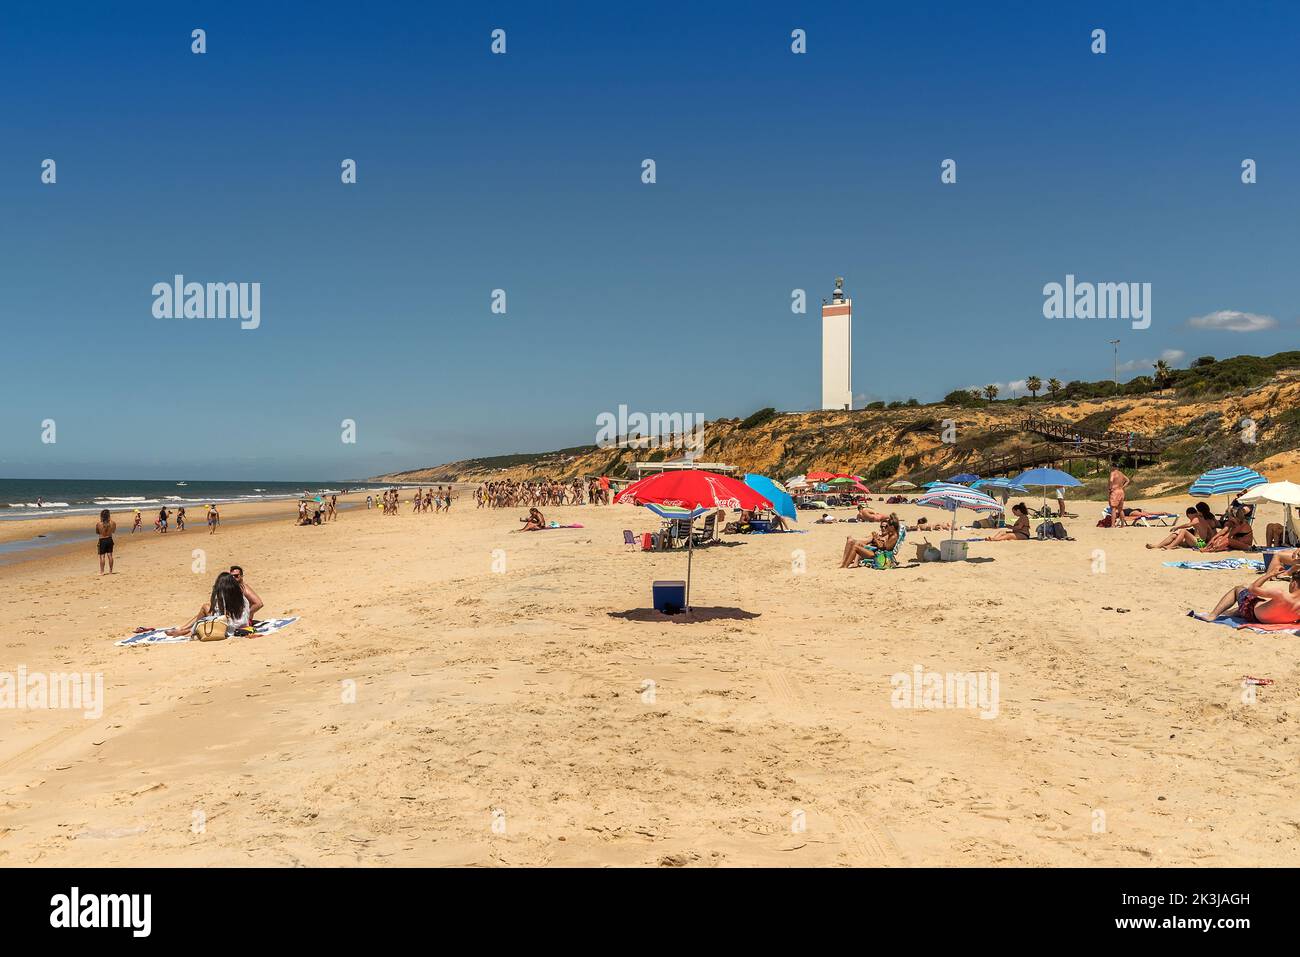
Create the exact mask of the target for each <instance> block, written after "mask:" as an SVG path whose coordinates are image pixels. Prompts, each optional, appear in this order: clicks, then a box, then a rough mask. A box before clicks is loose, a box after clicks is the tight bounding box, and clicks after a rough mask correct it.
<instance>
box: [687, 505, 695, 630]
mask: <svg viewBox="0 0 1300 957" xmlns="http://www.w3.org/2000/svg"><path fill="white" fill-rule="evenodd" d="M694 531H695V519H691V520H690V521H689V522H687V523H686V610H687V611H690V610H691V559H692V558H694V557H695V535H694V534H693V532H694Z"/></svg>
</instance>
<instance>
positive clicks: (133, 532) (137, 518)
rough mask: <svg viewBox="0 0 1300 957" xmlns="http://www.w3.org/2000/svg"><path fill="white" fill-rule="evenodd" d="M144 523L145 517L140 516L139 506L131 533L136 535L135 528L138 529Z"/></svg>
mask: <svg viewBox="0 0 1300 957" xmlns="http://www.w3.org/2000/svg"><path fill="white" fill-rule="evenodd" d="M143 525H144V521H143V519H142V518H141V517H140V510H139V509H138V508H137V509H136V510H135V524H134V525H132V526H131V534H132V535H134V534H135V530H136V529H137V528H141V527H142V526H143Z"/></svg>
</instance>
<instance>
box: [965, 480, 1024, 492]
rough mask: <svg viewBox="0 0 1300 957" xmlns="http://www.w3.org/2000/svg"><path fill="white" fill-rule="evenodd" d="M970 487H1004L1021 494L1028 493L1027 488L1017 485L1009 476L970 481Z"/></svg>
mask: <svg viewBox="0 0 1300 957" xmlns="http://www.w3.org/2000/svg"><path fill="white" fill-rule="evenodd" d="M970 487H971V488H974V489H986V488H1004V489H1006V490H1007V491H1008V492H1019V493H1021V494H1022V495H1028V494H1029V489H1027V488H1025V487H1024V486H1023V485H1017V484H1016V483H1015V482H1013V481H1012V480H1011V479H1009V478H986V479H980V480H979V481H978V482H972V483H971V486H970Z"/></svg>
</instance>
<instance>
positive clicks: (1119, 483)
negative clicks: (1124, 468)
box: [1107, 463, 1129, 528]
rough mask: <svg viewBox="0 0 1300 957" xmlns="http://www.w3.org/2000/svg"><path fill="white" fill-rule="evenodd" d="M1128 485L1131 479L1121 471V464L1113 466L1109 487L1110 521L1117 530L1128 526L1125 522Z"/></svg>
mask: <svg viewBox="0 0 1300 957" xmlns="http://www.w3.org/2000/svg"><path fill="white" fill-rule="evenodd" d="M1128 485H1129V477H1128V476H1127V475H1125V474H1124V473H1123V472H1121V471H1120V470H1119V464H1118V463H1115V464H1114V465H1112V466H1111V470H1110V479H1109V481H1108V482H1107V486H1108V488H1109V498H1110V520H1111V525H1112V526H1113V527H1115V528H1123V527H1124V526H1125V525H1126V524H1127V522H1125V521H1124V490H1125V489H1126V488H1128Z"/></svg>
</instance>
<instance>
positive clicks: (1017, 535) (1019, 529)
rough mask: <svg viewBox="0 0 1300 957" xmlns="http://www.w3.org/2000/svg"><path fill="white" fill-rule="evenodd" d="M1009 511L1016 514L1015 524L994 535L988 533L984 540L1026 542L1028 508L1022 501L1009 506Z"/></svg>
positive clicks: (1027, 538) (1027, 536) (1027, 534)
mask: <svg viewBox="0 0 1300 957" xmlns="http://www.w3.org/2000/svg"><path fill="white" fill-rule="evenodd" d="M1011 513H1012V514H1013V515H1015V516H1016V521H1015V524H1013V525H1012V526H1011V527H1010V528H1007V529H1003V530H1002V531H1000V532H998V533H997V534H996V535H989V536H988V537H987V538H985V539H984V541H986V542H1027V541H1029V509H1028V508H1026V507H1025V503H1024V502H1016V504H1015V505H1013V506H1011Z"/></svg>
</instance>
